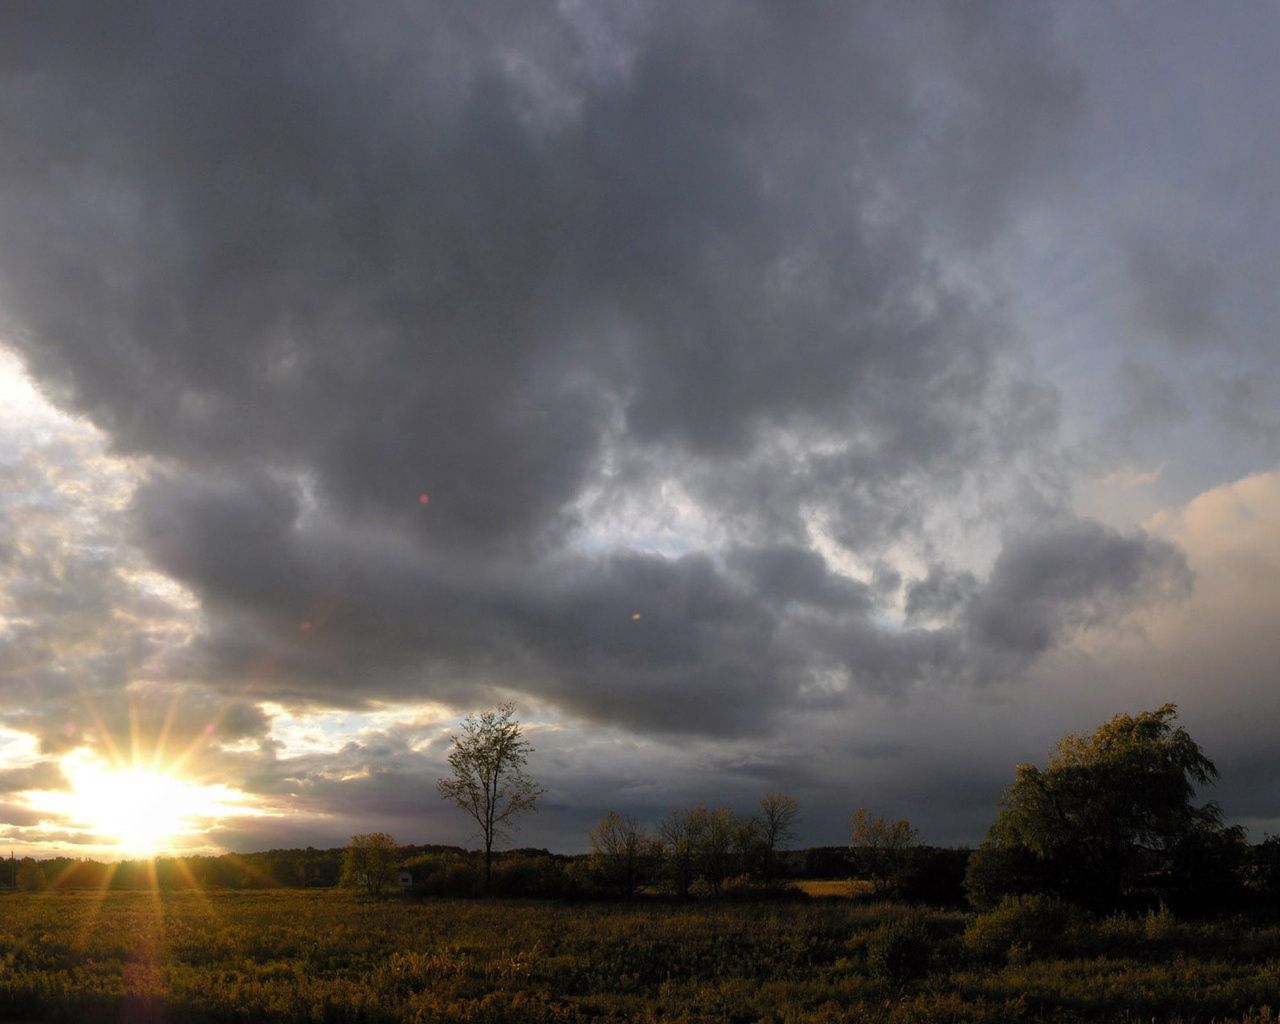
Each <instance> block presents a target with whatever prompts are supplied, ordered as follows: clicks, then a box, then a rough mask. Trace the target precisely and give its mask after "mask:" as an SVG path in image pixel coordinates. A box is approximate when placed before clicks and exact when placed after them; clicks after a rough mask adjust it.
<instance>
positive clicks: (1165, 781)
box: [965, 704, 1243, 909]
mask: <svg viewBox="0 0 1280 1024" xmlns="http://www.w3.org/2000/svg"><path fill="white" fill-rule="evenodd" d="M1177 714H1178V711H1177V708H1176V707H1175V706H1174V705H1173V704H1165V705H1164V706H1163V707H1161V708H1159V709H1157V710H1155V711H1147V712H1144V713H1142V714H1139V715H1136V716H1130V715H1116V716H1115V717H1114V718H1112V719H1111V720H1110V721H1108V722H1105V723H1104V724H1102V725H1101V726H1099V727H1098V728H1097V729H1096V730H1095V731H1094V732H1093V733H1092V735H1087V736H1076V735H1072V734H1067V735H1066V736H1064V737H1063V738H1062V740H1061V741H1060V742H1059V743H1058V747H1057V750H1056V752H1055V754H1054V755H1053V757H1051V758H1050V759H1049V763H1048V765H1047V766H1046V767H1045V768H1043V769H1041V768H1037V767H1036V766H1035V765H1030V764H1020V765H1018V766H1017V768H1016V770H1015V775H1014V780H1013V782H1012V783H1011V784H1010V785H1009V787H1008V788H1007V789H1006V790H1005V793H1004V797H1003V799H1002V800H1001V802H1000V811H999V815H998V817H997V818H996V821H995V823H994V824H993V825H992V826H991V828H990V830H989V831H988V833H987V838H986V841H985V842H984V843H983V844H982V846H980V847H979V848H978V849H977V850H976V851H975V852H974V855H973V857H972V858H970V863H969V870H968V872H967V874H966V878H965V886H966V888H967V889H968V891H969V896H970V899H971V900H972V901H973V902H974V903H975V904H977V905H978V906H980V907H981V906H989V905H992V904H994V903H995V902H998V901H999V900H1000V899H1001V898H1002V897H1003V896H1005V895H1009V894H1016V893H1028V892H1039V893H1044V894H1047V895H1051V896H1056V897H1059V898H1061V899H1064V900H1067V901H1069V902H1072V903H1076V904H1079V905H1082V906H1090V907H1094V908H1097V909H1113V908H1119V907H1135V908H1136V907H1143V906H1148V907H1149V906H1154V905H1156V904H1157V903H1158V902H1159V901H1161V900H1168V901H1170V902H1171V903H1176V902H1178V901H1179V899H1180V898H1182V897H1187V898H1191V897H1192V896H1193V895H1194V894H1195V893H1196V890H1197V888H1199V887H1200V886H1202V885H1209V884H1212V885H1214V886H1219V887H1220V886H1221V885H1222V880H1223V879H1224V878H1226V877H1228V876H1230V875H1231V871H1230V863H1229V862H1232V861H1234V860H1235V859H1238V854H1239V852H1240V851H1241V850H1242V848H1243V832H1242V830H1240V829H1232V828H1226V827H1224V826H1223V824H1222V816H1221V812H1220V811H1219V810H1218V808H1217V806H1216V805H1214V804H1212V803H1209V804H1205V805H1203V806H1199V807H1198V806H1196V805H1195V804H1193V803H1192V799H1193V798H1194V796H1195V792H1196V786H1198V785H1199V786H1203V785H1206V784H1208V783H1209V782H1210V781H1211V780H1212V779H1214V778H1215V777H1216V776H1217V769H1216V768H1215V766H1214V764H1213V762H1212V761H1210V760H1209V758H1207V757H1206V756H1205V755H1204V752H1203V751H1202V750H1201V749H1200V747H1199V746H1198V745H1197V744H1196V743H1195V741H1193V740H1192V739H1191V737H1190V736H1189V735H1188V734H1187V731H1186V730H1185V729H1183V728H1181V727H1180V726H1175V724H1174V722H1175V720H1176V718H1177ZM1200 896H1201V898H1202V897H1203V892H1202V893H1201V894H1200Z"/></svg>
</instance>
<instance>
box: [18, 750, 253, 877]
mask: <svg viewBox="0 0 1280 1024" xmlns="http://www.w3.org/2000/svg"><path fill="white" fill-rule="evenodd" d="M62 768H63V772H64V773H65V774H66V776H67V780H68V782H69V783H70V788H69V789H67V790H64V791H44V792H40V793H33V794H31V797H32V799H31V804H32V806H34V807H38V808H39V809H41V810H45V811H49V812H52V813H54V814H57V815H58V816H59V817H61V818H63V819H64V820H65V821H66V822H68V823H69V824H74V825H75V826H76V827H79V828H82V829H84V830H85V831H87V832H89V833H92V834H93V835H94V836H95V837H97V839H98V842H99V843H100V844H101V845H103V846H108V847H112V848H114V849H115V850H116V851H117V852H119V853H120V854H122V855H129V856H154V855H156V854H161V853H167V852H174V851H179V850H184V849H190V848H192V847H198V846H202V845H204V844H203V843H201V842H200V839H201V837H202V835H203V834H204V833H206V832H207V831H208V830H209V829H210V828H211V827H213V826H214V825H215V824H216V823H217V821H218V820H219V819H220V818H224V817H227V816H229V815H232V814H234V815H246V814H248V815H252V814H256V813H259V812H258V811H257V809H255V808H253V807H252V806H250V805H249V804H248V803H247V802H246V797H245V796H244V794H242V793H240V792H238V791H237V790H234V789H231V788H230V787H228V786H225V785H204V784H201V783H198V782H195V781H192V780H190V779H184V778H182V777H181V776H180V775H179V774H178V773H177V772H176V771H175V770H165V769H163V768H157V767H153V766H147V765H136V764H122V765H117V764H112V763H109V762H106V761H104V760H102V759H101V758H99V757H97V756H94V755H91V754H87V753H85V752H82V751H77V752H75V753H73V754H70V755H68V756H67V757H65V758H64V759H63V762H62Z"/></svg>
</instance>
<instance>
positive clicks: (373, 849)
mask: <svg viewBox="0 0 1280 1024" xmlns="http://www.w3.org/2000/svg"><path fill="white" fill-rule="evenodd" d="M399 862H400V847H398V846H397V845H396V841H395V840H394V839H393V838H392V837H391V836H389V835H388V834H387V833H386V832H365V833H362V834H360V835H356V836H352V837H351V845H350V846H348V847H347V849H346V852H345V854H344V856H343V858H342V884H343V885H346V886H349V887H352V888H362V889H364V890H365V891H366V892H367V893H368V894H369V895H370V896H381V895H382V893H383V890H384V889H386V888H387V886H388V885H390V884H391V883H392V882H393V881H394V880H395V877H396V872H397V870H398V867H399Z"/></svg>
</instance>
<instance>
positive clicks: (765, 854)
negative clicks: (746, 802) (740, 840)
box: [753, 793, 800, 885]
mask: <svg viewBox="0 0 1280 1024" xmlns="http://www.w3.org/2000/svg"><path fill="white" fill-rule="evenodd" d="M799 820H800V805H799V804H798V803H796V802H795V801H794V800H793V799H792V798H791V797H789V796H787V795H786V794H785V793H769V794H767V795H766V796H765V797H764V798H763V799H761V801H760V812H759V814H757V815H756V817H755V828H754V830H753V832H754V838H755V840H756V842H757V844H758V847H759V851H760V880H761V881H762V882H764V884H765V885H772V884H773V880H774V878H775V877H776V875H777V856H778V851H779V850H780V849H781V848H782V847H783V846H785V845H786V844H787V843H789V842H791V841H792V840H793V839H795V837H796V832H795V825H796V822H797V821H799Z"/></svg>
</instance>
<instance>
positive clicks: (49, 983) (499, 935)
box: [0, 890, 1280, 1024]
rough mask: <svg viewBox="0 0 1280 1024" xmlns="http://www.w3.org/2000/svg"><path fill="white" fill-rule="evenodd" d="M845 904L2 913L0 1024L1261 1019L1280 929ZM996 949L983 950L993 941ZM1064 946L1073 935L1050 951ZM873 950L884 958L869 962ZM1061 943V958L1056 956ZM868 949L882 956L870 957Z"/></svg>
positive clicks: (1275, 991) (89, 905) (245, 899)
mask: <svg viewBox="0 0 1280 1024" xmlns="http://www.w3.org/2000/svg"><path fill="white" fill-rule="evenodd" d="M910 913H911V912H908V911H906V910H904V909H902V908H895V907H889V906H883V905H881V906H868V905H864V904H860V903H858V902H855V901H852V900H849V899H830V900H812V901H800V902H781V903H755V904H752V903H719V904H714V903H693V904H686V905H677V904H664V903H657V902H652V903H642V904H636V905H609V904H594V903H588V904H568V903H565V904H557V903H542V902H517V901H493V902H482V901H434V900H428V901H402V900H398V899H397V900H387V901H382V902H375V901H370V900H367V899H362V898H360V897H357V896H354V895H352V894H350V893H347V892H341V891H333V890H324V891H314V890H313V891H287V890H274V891H262V892H252V893H234V892H215V893H210V894H201V893H197V892H178V893H161V894H158V895H155V894H150V893H146V892H108V893H105V894H97V893H90V892H45V893H22V894H16V893H15V894H5V895H3V896H0V1019H9V1020H67V1021H72V1020H74V1021H97V1020H123V1021H134V1022H151V1021H171V1022H184V1021H245V1022H249V1021H279V1022H284V1021H290V1022H292V1021H313V1022H322V1021H364V1022H383V1021H386V1022H390V1021H422V1022H425V1021H433V1022H434V1021H439V1022H452V1021H457V1022H463V1021H468V1022H469V1021H492V1022H495V1024H496V1022H502V1021H513V1022H522V1021H539V1022H542V1021H546V1022H550V1021H569V1022H572V1021H613V1020H636V1021H654V1022H656V1021H686V1022H693V1021H701V1022H711V1021H725V1022H743V1024H745V1022H755V1021H768V1022H778V1024H782V1022H794V1024H808V1022H836V1021H895V1022H896V1021H902V1022H905V1021H922V1022H923V1021H1055V1022H1069V1021H1086V1020H1087V1021H1102V1020H1106V1021H1131V1022H1136V1021H1151V1020H1156V1021H1168V1020H1184V1021H1191V1020H1195V1021H1210V1020H1217V1021H1224V1020H1233V1021H1249V1022H1261V1021H1274V1020H1276V1019H1277V1018H1276V1017H1274V1016H1273V1015H1272V1013H1271V1011H1270V1010H1268V1009H1265V1007H1268V1006H1280V928H1269V927H1268V928H1263V927H1254V928H1244V927H1235V926H1231V925H1227V924H1223V925H1214V926H1209V925H1204V926H1201V925H1184V924H1181V923H1179V922H1174V921H1172V920H1168V919H1167V918H1160V917H1153V918H1151V919H1148V920H1146V921H1143V920H1136V921H1134V920H1120V919H1113V920H1110V921H1104V922H1097V923H1096V924H1091V925H1090V927H1089V929H1088V930H1087V931H1086V932H1078V933H1077V934H1076V937H1075V938H1074V939H1071V940H1070V943H1074V944H1075V947H1074V948H1071V949H1068V948H1067V947H1066V946H1064V947H1063V948H1062V949H1060V950H1058V951H1056V952H1053V951H1050V952H1045V951H1044V950H1039V951H1037V950H1036V949H1034V948H1031V947H1024V946H1016V945H1015V946H1011V947H1010V950H1009V954H1008V955H1005V954H1004V953H1003V951H1001V955H1000V956H999V957H997V958H996V959H994V960H993V959H992V958H991V957H990V956H989V955H986V956H984V955H981V953H980V951H978V952H975V949H976V947H975V946H974V944H973V943H972V942H968V941H966V940H965V938H964V930H965V928H966V926H967V925H968V924H969V923H970V921H971V920H972V919H971V917H970V916H969V915H965V914H960V913H955V912H949V913H948V912H937V911H934V912H925V913H919V914H915V915H914V916H912V917H911V918H910V920H911V921H913V922H914V924H912V925H910V927H914V928H915V930H916V931H915V933H916V934H917V935H923V936H925V937H926V939H927V945H928V949H929V953H930V957H929V961H928V964H927V965H924V966H922V967H921V972H920V973H918V974H913V972H897V971H896V969H895V968H894V967H893V964H892V963H890V964H889V966H888V968H886V962H885V961H884V958H883V956H882V955H880V954H881V953H882V952H883V942H882V940H883V938H884V936H885V935H886V934H891V933H893V926H892V925H893V922H895V921H902V920H904V919H906V918H907V916H908V915H909V914H910ZM1003 941H1004V940H1003V938H998V940H997V945H999V943H1003ZM1063 941H1064V942H1065V941H1066V940H1063ZM877 943H880V945H877ZM1070 943H1068V945H1070ZM878 950H880V953H878V952H877V951H878Z"/></svg>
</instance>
